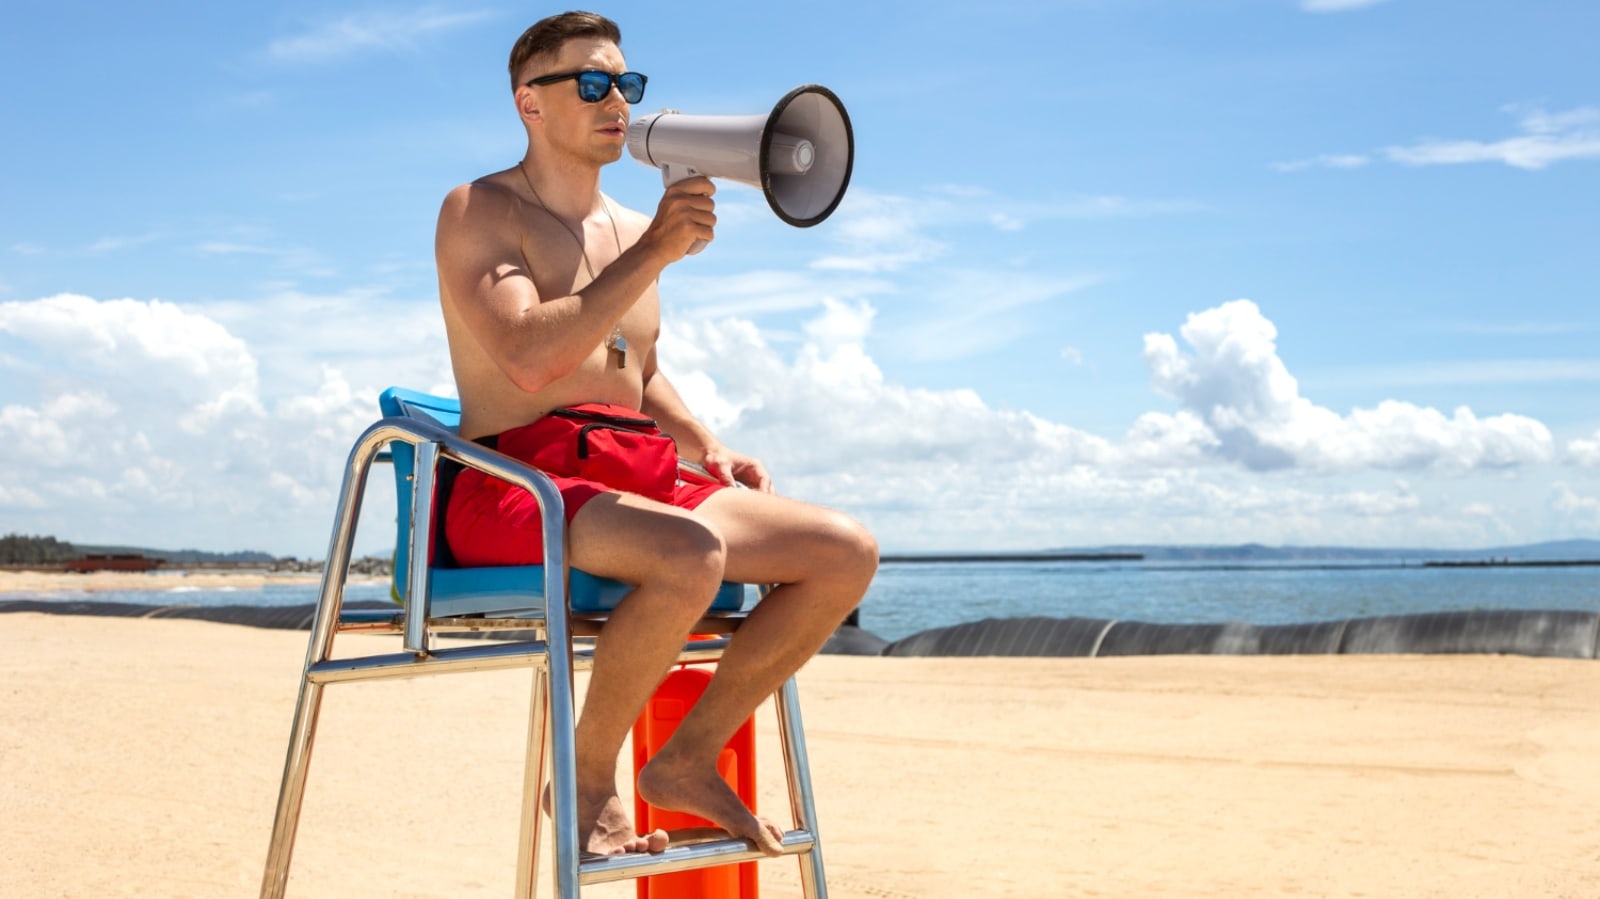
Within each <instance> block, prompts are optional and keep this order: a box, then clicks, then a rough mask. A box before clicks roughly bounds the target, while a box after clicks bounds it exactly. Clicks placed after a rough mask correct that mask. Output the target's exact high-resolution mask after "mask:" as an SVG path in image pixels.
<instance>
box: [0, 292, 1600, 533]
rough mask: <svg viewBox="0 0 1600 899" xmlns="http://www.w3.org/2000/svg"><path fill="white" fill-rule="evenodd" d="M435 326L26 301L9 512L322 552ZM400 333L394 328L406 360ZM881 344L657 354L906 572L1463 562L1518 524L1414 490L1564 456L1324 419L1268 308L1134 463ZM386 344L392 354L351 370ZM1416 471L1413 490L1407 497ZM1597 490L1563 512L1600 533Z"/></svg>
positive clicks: (745, 339)
mask: <svg viewBox="0 0 1600 899" xmlns="http://www.w3.org/2000/svg"><path fill="white" fill-rule="evenodd" d="M436 316H437V310H436V308H435V307H434V306H433V304H432V303H431V302H428V303H420V302H419V303H413V304H397V303H395V302H393V301H390V300H387V299H383V298H365V299H364V298H360V297H310V296H286V297H284V298H282V302H281V303H273V304H268V305H258V304H213V305H210V306H206V307H189V306H178V305H174V304H169V303H164V302H162V301H156V300H151V301H139V300H105V301H98V300H93V299H90V298H87V297H78V296H72V295H62V296H57V297H49V298H46V299H43V300H35V301H30V302H8V303H0V351H4V352H6V353H7V354H9V356H10V358H11V359H13V360H14V364H11V365H9V366H8V367H7V368H5V369H0V374H4V375H5V377H7V378H8V379H10V380H9V382H8V383H9V384H20V385H23V389H22V390H21V391H17V390H8V393H7V394H6V398H5V400H4V402H3V403H0V441H4V443H5V445H6V446H8V447H10V448H11V450H10V452H9V453H8V457H7V460H8V465H7V466H6V467H5V468H4V469H0V510H3V511H4V514H6V515H7V517H8V521H11V522H12V523H13V526H16V527H23V528H31V529H32V530H35V531H37V532H42V533H57V534H60V535H63V536H66V537H69V538H72V539H80V540H92V541H94V542H124V541H126V542H139V543H145V544H150V545H158V546H169V547H175V546H181V545H197V546H203V547H205V548H215V549H230V548H246V547H248V548H263V549H269V550H271V551H275V552H293V553H296V554H314V553H320V552H321V551H322V548H323V545H324V544H323V541H324V540H325V539H326V534H327V531H328V526H329V521H330V518H331V514H332V508H333V502H334V498H335V495H336V492H337V487H338V478H339V476H340V473H341V468H342V463H343V461H344V458H345V455H346V453H347V452H348V449H349V446H350V442H351V441H352V440H353V439H354V437H355V435H356V434H357V433H359V432H360V430H361V429H362V428H363V427H365V426H366V425H367V424H368V423H370V422H371V421H372V420H373V418H374V417H375V414H376V413H375V409H374V407H373V404H374V397H375V395H376V393H377V391H378V390H379V389H380V388H381V387H383V386H387V385H388V384H402V385H406V386H413V387H417V386H420V387H422V388H423V389H427V390H431V391H435V392H449V390H450V387H449V373H448V369H447V368H446V367H445V366H444V362H443V360H444V359H445V358H446V357H445V354H444V350H443V347H442V345H441V344H440V343H439V342H438V341H439V340H440V337H439V334H438V331H439V325H438V322H437V318H436ZM375 321H384V322H386V323H388V324H387V325H386V327H385V328H384V329H383V333H382V334H381V336H377V337H375V336H373V335H372V331H373V323H374V322H375ZM308 322H314V323H316V324H317V327H316V328H310V329H308V327H307V323H308ZM879 327H880V324H879V322H878V319H877V311H876V310H875V309H874V307H873V306H872V304H871V303H870V302H869V301H867V300H865V299H861V298H856V299H840V298H828V297H824V298H823V299H821V300H820V301H819V304H818V305H817V306H816V307H815V308H814V310H813V311H812V313H811V314H810V315H809V316H808V317H806V318H805V320H804V321H803V322H802V323H801V324H800V325H799V326H797V329H796V331H795V332H794V333H792V334H785V335H783V336H782V339H781V342H774V335H773V334H772V333H770V332H767V331H763V330H762V329H761V328H759V327H757V325H756V324H754V323H753V322H752V321H750V320H748V319H746V318H741V317H738V316H731V315H730V316H724V317H720V318H718V317H710V316H703V315H702V316H678V317H673V318H669V320H668V321H667V323H666V327H665V329H664V331H663V334H662V338H661V343H660V347H659V356H660V358H661V362H662V366H663V370H664V371H666V372H668V374H669V375H670V376H671V377H672V379H673V382H674V383H675V384H676V385H677V387H678V389H679V391H680V392H681V393H682V394H683V395H684V397H685V399H686V400H687V402H688V403H689V405H690V407H691V408H692V409H694V410H695V411H696V413H697V414H698V415H700V416H701V417H702V418H703V419H704V420H705V421H706V422H707V424H709V425H710V426H711V427H712V428H714V429H715V430H716V431H717V432H718V433H719V435H720V436H721V437H722V438H723V439H724V440H726V441H727V442H728V444H729V445H730V446H734V447H736V448H739V449H742V450H745V451H747V452H751V453H754V454H755V455H757V456H759V457H761V458H762V459H764V460H765V461H766V462H767V464H768V466H769V467H770V468H771V469H772V471H773V472H774V475H775V477H776V479H777V482H778V485H779V488H780V489H781V490H783V491H784V492H785V493H788V494H790V495H794V496H798V497H800V498H803V499H807V500H810V501H814V502H820V503H824V504H827V505H831V506H835V507H839V508H843V509H845V510H847V511H849V512H851V513H852V514H855V515H857V516H858V517H860V518H862V519H863V520H864V521H866V522H867V523H868V525H869V526H870V527H872V528H873V529H874V530H875V531H876V532H878V533H879V534H880V537H881V538H882V539H883V541H884V543H885V545H889V546H892V547H895V548H902V549H924V548H925V549H936V548H949V547H958V546H959V547H965V548H969V549H1005V548H1024V547H1044V546H1088V545H1105V544H1111V543H1117V542H1124V543H1127V542H1163V541H1167V542H1212V541H1216V540H1229V541H1232V540H1238V541H1246V540H1261V541H1273V542H1347V543H1349V542H1355V543H1364V544H1371V543H1379V542H1383V541H1385V540H1388V541H1390V542H1395V543H1415V542H1417V541H1419V540H1432V541H1433V542H1436V543H1444V544H1450V545H1460V544H1463V543H1472V542H1475V541H1482V540H1483V539H1485V537H1486V536H1496V537H1497V536H1498V535H1499V533H1500V529H1501V528H1503V522H1501V520H1500V519H1501V518H1502V517H1503V516H1501V515H1500V512H1499V509H1498V506H1497V504H1495V503H1493V502H1489V501H1488V500H1486V499H1484V498H1481V497H1476V496H1469V497H1459V496H1447V497H1441V496H1438V495H1434V494H1432V493H1430V492H1429V490H1428V489H1424V488H1419V487H1418V486H1417V485H1416V484H1415V483H1412V481H1411V480H1410V479H1411V478H1413V477H1415V478H1424V479H1425V478H1426V477H1428V476H1429V475H1430V474H1431V473H1433V472H1460V471H1467V470H1472V469H1489V470H1491V471H1492V472H1493V473H1494V474H1495V476H1496V479H1503V478H1514V477H1515V476H1516V472H1517V470H1518V467H1519V466H1522V465H1524V464H1526V463H1528V462H1530V461H1534V460H1539V459H1542V458H1545V457H1546V456H1548V455H1549V443H1550V440H1549V435H1548V434H1547V433H1545V432H1544V429H1543V427H1542V426H1540V425H1539V424H1538V423H1537V422H1532V421H1530V420H1528V419H1518V418H1515V417H1512V416H1500V417H1495V418H1486V419H1480V418H1478V417H1476V416H1474V415H1473V414H1472V413H1471V412H1470V411H1467V410H1458V411H1457V412H1456V413H1454V414H1453V415H1448V416H1447V415H1445V414H1443V413H1440V412H1437V411H1435V410H1431V409H1425V408H1419V407H1416V406H1412V405H1409V404H1406V403H1403V402H1399V401H1390V402H1388V403H1383V404H1379V405H1378V406H1375V407H1373V408H1371V409H1363V410H1355V411H1353V412H1351V413H1349V414H1347V415H1343V416H1341V415H1337V414H1335V413H1333V412H1331V411H1329V410H1326V409H1322V408H1319V407H1317V406H1315V405H1314V404H1312V403H1311V402H1310V400H1308V399H1306V398H1305V397H1302V396H1301V395H1300V393H1299V388H1298V384H1297V382H1296V381H1295V379H1294V378H1293V377H1292V376H1291V375H1290V374H1289V372H1288V370H1287V367H1286V366H1285V365H1284V363H1283V362H1282V360H1281V359H1279V357H1278V356H1277V352H1276V346H1275V341H1276V329H1275V327H1274V326H1273V324H1272V323H1271V322H1270V321H1268V320H1267V319H1266V318H1265V316H1263V315H1262V314H1261V312H1260V310H1259V309H1257V308H1256V307H1255V306H1254V304H1251V303H1249V302H1248V301H1238V302H1236V303H1229V304H1224V305H1223V306H1219V307H1217V308H1215V309H1209V310H1205V311H1203V312H1200V313H1197V314H1196V315H1193V316H1191V317H1190V318H1189V320H1188V321H1187V322H1186V323H1185V324H1184V327H1183V328H1182V329H1180V331H1179V335H1180V336H1181V338H1182V341H1183V343H1182V345H1181V346H1180V344H1179V342H1178V340H1177V339H1176V338H1173V337H1171V336H1168V335H1151V336H1150V337H1149V338H1147V341H1146V361H1147V363H1148V364H1149V366H1150V369H1151V372H1152V376H1153V378H1154V380H1155V382H1156V385H1157V387H1158V388H1159V389H1160V390H1162V391H1163V392H1165V393H1166V394H1168V395H1169V396H1171V397H1173V398H1174V399H1176V400H1177V402H1178V405H1179V408H1178V409H1177V411H1175V412H1172V413H1150V414H1147V415H1145V416H1142V417H1140V418H1139V419H1138V420H1137V421H1135V423H1134V425H1133V426H1132V427H1131V428H1130V429H1129V431H1128V433H1127V434H1125V435H1123V436H1122V437H1121V438H1119V439H1107V438H1105V437H1101V436H1098V435H1095V434H1091V433H1088V432H1086V431H1083V430H1081V429H1078V428H1075V427H1073V426H1071V425H1070V424H1067V423H1064V422H1059V421H1051V420H1049V419H1046V418H1043V417H1041V416H1039V415H1036V414H1033V413H1031V412H1028V411H1025V410H1015V409H1006V408H1000V407H997V406H995V405H993V404H992V403H991V402H990V401H989V400H988V399H986V398H985V397H983V396H981V395H979V394H978V393H977V392H975V391H972V390H968V389H938V390H935V389H925V388H918V387H913V386H908V385H905V384H901V383H897V382H896V381H895V380H894V379H892V378H891V377H889V376H887V375H886V374H885V372H884V370H883V369H882V368H880V366H879V364H878V363H877V362H876V361H875V360H874V359H873V358H872V355H871V354H870V353H869V351H868V349H867V347H868V346H869V344H870V341H871V339H872V336H873V334H874V332H875V330H876V329H878V328H879ZM305 341H309V343H310V344H311V348H310V349H307V348H306V347H303V346H300V345H299V344H300V343H301V342H305ZM364 342H367V343H371V344H373V348H372V349H369V350H361V349H359V348H352V345H360V344H362V343H364ZM1134 350H1135V347H1133V346H1130V347H1128V352H1130V353H1131V352H1133V351H1134ZM419 360H426V361H419ZM1594 443H1595V444H1596V447H1595V449H1596V450H1600V434H1597V435H1596V440H1595V441H1594ZM1584 444H1585V442H1584V441H1578V442H1576V443H1575V444H1573V445H1569V451H1572V452H1583V451H1586V450H1585V449H1584ZM1574 458H1576V457H1574ZM1397 470H1403V471H1406V472H1408V474H1407V478H1408V480H1405V481H1393V482H1390V483H1384V482H1382V480H1381V479H1382V478H1385V477H1393V475H1392V474H1387V475H1386V474H1383V473H1384V472H1393V471H1397ZM1303 471H1311V472H1314V473H1316V474H1318V475H1319V476H1318V477H1315V478H1305V477H1296V475H1297V474H1298V473H1299V472H1303ZM1413 472H1414V474H1412V473H1413ZM1330 474H1342V477H1338V478H1334V477H1329V476H1327V475H1330ZM1456 483H1459V482H1456ZM1574 483H1575V484H1578V481H1577V479H1574ZM1583 489H1585V488H1583V487H1582V486H1581V484H1579V485H1578V486H1574V487H1572V488H1571V495H1570V497H1566V498H1561V497H1558V498H1557V499H1556V500H1553V501H1552V502H1553V503H1554V504H1555V505H1556V507H1561V505H1560V504H1562V503H1564V504H1565V506H1564V508H1566V509H1567V510H1568V513H1567V517H1568V518H1571V519H1574V520H1586V519H1583V518H1582V516H1583V515H1586V514H1589V513H1588V512H1587V511H1586V510H1587V509H1588V508H1589V507H1588V505H1587V503H1588V502H1589V500H1588V499H1586V498H1585V496H1584V494H1583V493H1582V492H1581V491H1582V490H1583ZM384 493H387V491H386V490H385V489H383V488H382V487H381V486H376V487H375V488H374V489H373V490H371V491H369V495H382V494H384ZM1563 496H1565V494H1563ZM367 520H368V521H369V522H370V521H372V520H377V521H379V522H380V525H379V527H378V529H377V532H376V540H377V541H378V543H377V546H375V547H368V549H370V550H376V549H379V548H381V547H382V546H383V544H384V543H386V542H387V540H388V539H389V538H388V535H387V534H385V533H383V531H384V527H383V525H386V524H387V521H388V518H387V517H385V516H383V515H381V514H380V515H374V514H372V513H369V517H368V519H367ZM105 522H112V523H113V524H111V525H107V524H105ZM107 528H109V530H107ZM95 529H101V530H95ZM369 533H370V532H369ZM152 535H155V536H152Z"/></svg>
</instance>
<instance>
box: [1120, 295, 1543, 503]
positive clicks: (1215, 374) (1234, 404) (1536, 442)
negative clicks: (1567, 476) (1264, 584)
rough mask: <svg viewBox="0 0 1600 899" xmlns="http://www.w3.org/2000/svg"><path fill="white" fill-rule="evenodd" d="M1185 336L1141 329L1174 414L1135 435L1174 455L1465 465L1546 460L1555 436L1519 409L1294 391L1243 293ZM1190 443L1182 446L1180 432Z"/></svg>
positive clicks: (1192, 319)
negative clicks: (1343, 401) (1342, 409)
mask: <svg viewBox="0 0 1600 899" xmlns="http://www.w3.org/2000/svg"><path fill="white" fill-rule="evenodd" d="M1180 333H1181V335H1182V336H1183V339H1184V341H1185V342H1186V343H1187V344H1188V345H1189V347H1190V351H1188V352H1185V351H1184V350H1182V349H1181V348H1180V347H1179V346H1178V342H1177V340H1176V339H1175V338H1173V337H1172V335H1170V334H1159V333H1158V334H1148V335H1146V336H1145V348H1144V358H1145V363H1146V364H1147V365H1148V366H1149V368H1150V372H1151V377H1152V383H1153V384H1154V386H1155V388H1156V389H1157V390H1158V391H1160V392H1161V393H1163V394H1166V395H1167V396H1169V397H1171V398H1172V399H1174V400H1176V401H1177V403H1178V405H1179V407H1180V410H1181V411H1180V413H1179V414H1178V415H1176V416H1171V415H1165V414H1163V413H1149V414H1147V415H1146V416H1144V417H1143V418H1142V419H1141V421H1140V423H1139V426H1138V427H1139V432H1140V433H1141V434H1147V435H1155V436H1159V437H1160V438H1161V440H1162V441H1163V442H1164V443H1166V444H1168V445H1169V446H1170V449H1169V452H1171V453H1173V454H1175V457H1176V458H1179V459H1182V458H1185V457H1186V455H1187V457H1195V458H1198V457H1212V458H1216V459H1219V460H1223V461H1227V462H1232V463H1236V464H1239V465H1243V466H1245V467H1246V468H1249V469H1252V470H1257V471H1267V470H1274V469H1285V468H1308V469H1315V470H1324V471H1348V470H1353V469H1360V468H1379V469H1422V468H1431V469H1438V470H1444V471H1456V472H1459V471H1467V470H1471V469H1477V468H1508V467H1514V466H1518V465H1526V464H1531V463H1536V462H1543V461H1546V460H1548V459H1549V458H1550V457H1551V455H1552V453H1553V441H1552V439H1551V436H1550V432H1549V430H1548V429H1547V428H1545V426H1544V425H1542V424H1540V423H1539V422H1537V421H1535V420H1533V419H1530V418H1525V417H1522V416H1517V415H1497V416H1491V417H1489V418H1479V417H1478V416H1477V415H1475V414H1474V413H1473V412H1472V410H1471V409H1468V408H1466V407H1461V408H1459V409H1456V410H1455V411H1454V412H1453V413H1452V414H1450V415H1448V416H1447V415H1445V414H1444V413H1442V412H1440V411H1439V410H1437V409H1428V408H1421V407H1418V406H1415V405H1412V404H1410V403H1406V402H1402V401H1398V400H1385V401H1383V402H1381V403H1379V404H1378V405H1377V406H1376V407H1373V408H1370V409H1355V410H1352V411H1351V412H1350V414H1348V415H1343V416H1341V415H1339V414H1338V413H1336V412H1334V411H1332V410H1330V409H1326V408H1323V407H1321V406H1317V405H1316V404H1314V403H1312V402H1311V400H1309V399H1308V398H1306V397H1304V396H1301V395H1300V388H1299V383H1298V381H1297V380H1296V379H1295V378H1294V376H1293V375H1291V374H1290V373H1289V370H1288V367H1287V366H1286V365H1285V364H1284V362H1283V360H1282V359H1281V358H1279V356H1278V352H1277V343H1276V341H1277V333H1278V332H1277V328H1276V327H1275V326H1274V325H1273V324H1272V322H1271V321H1269V320H1268V319H1267V318H1266V316H1264V315H1263V314H1262V313H1261V310H1260V308H1259V307H1257V306H1256V304H1255V303H1253V302H1251V301H1249V300H1235V301H1233V302H1230V303H1225V304H1223V305H1221V306H1218V307H1216V308H1213V309H1208V310H1206V311H1204V312H1200V313H1196V314H1193V315H1190V316H1189V318H1188V320H1187V321H1186V322H1185V323H1184V325H1183V327H1182V329H1180ZM1183 435H1188V437H1189V439H1190V440H1192V441H1193V443H1192V445H1191V446H1189V447H1187V448H1185V447H1183V445H1182V439H1181V438H1182V436H1183Z"/></svg>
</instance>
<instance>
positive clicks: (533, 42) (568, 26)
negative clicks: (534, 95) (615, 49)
mask: <svg viewBox="0 0 1600 899" xmlns="http://www.w3.org/2000/svg"><path fill="white" fill-rule="evenodd" d="M580 38H581V39H584V40H588V41H608V42H610V43H612V44H615V45H617V46H621V44H622V30H621V29H620V28H618V27H617V23H615V22H613V21H611V20H610V19H608V18H606V17H605V16H602V15H600V14H599V13H592V12H564V13H562V14H561V15H559V16H551V17H549V18H548V19H542V20H540V21H538V22H535V23H534V24H533V27H531V28H529V29H528V30H527V31H524V32H523V33H522V37H519V38H517V42H516V43H515V44H513V45H512V46H511V62H510V65H509V67H508V68H510V70H511V90H513V91H515V90H516V89H517V88H519V87H521V86H522V85H523V84H524V83H525V82H527V80H528V79H529V78H531V77H533V75H535V74H537V73H538V69H537V67H538V66H540V65H541V64H548V63H549V62H551V61H552V60H554V59H555V58H556V57H557V56H559V55H560V53H561V48H562V47H563V46H565V45H566V43H567V42H568V41H571V40H577V39H580Z"/></svg>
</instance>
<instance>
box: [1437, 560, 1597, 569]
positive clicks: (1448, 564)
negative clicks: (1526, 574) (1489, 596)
mask: <svg viewBox="0 0 1600 899" xmlns="http://www.w3.org/2000/svg"><path fill="white" fill-rule="evenodd" d="M1583 565H1595V566H1600V559H1475V560H1473V559H1459V560H1453V561H1441V562H1423V563H1422V567H1423V568H1571V567H1577V566H1583Z"/></svg>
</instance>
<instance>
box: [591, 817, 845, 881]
mask: <svg viewBox="0 0 1600 899" xmlns="http://www.w3.org/2000/svg"><path fill="white" fill-rule="evenodd" d="M715 833H717V834H721V836H722V839H712V840H710V841H707V842H703V843H694V844H691V845H687V846H670V847H668V848H667V849H666V850H665V851H664V852H658V853H654V854H652V853H648V852H629V853H627V854H625V855H604V856H598V857H595V858H585V859H584V860H583V861H581V862H579V863H578V881H579V882H580V883H582V884H584V885H586V886H587V885H588V884H591V883H609V882H611V881H614V880H628V879H630V878H635V877H645V876H647V875H653V874H671V873H673V872H676V871H691V870H694V869H696V868H710V867H714V866H717V865H731V864H735V863H738V862H749V861H757V860H760V859H764V858H766V857H767V856H766V855H765V854H763V853H762V852H761V850H759V849H757V848H756V847H755V845H754V844H752V843H751V842H750V841H748V840H736V839H733V838H732V837H729V836H728V835H727V834H726V833H724V832H723V831H715ZM816 845H817V838H816V837H815V836H814V835H812V833H811V832H810V831H806V830H791V831H789V832H788V833H785V834H784V835H783V854H784V855H800V854H803V853H807V852H811V851H812V850H813V849H814V848H815V847H816Z"/></svg>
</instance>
